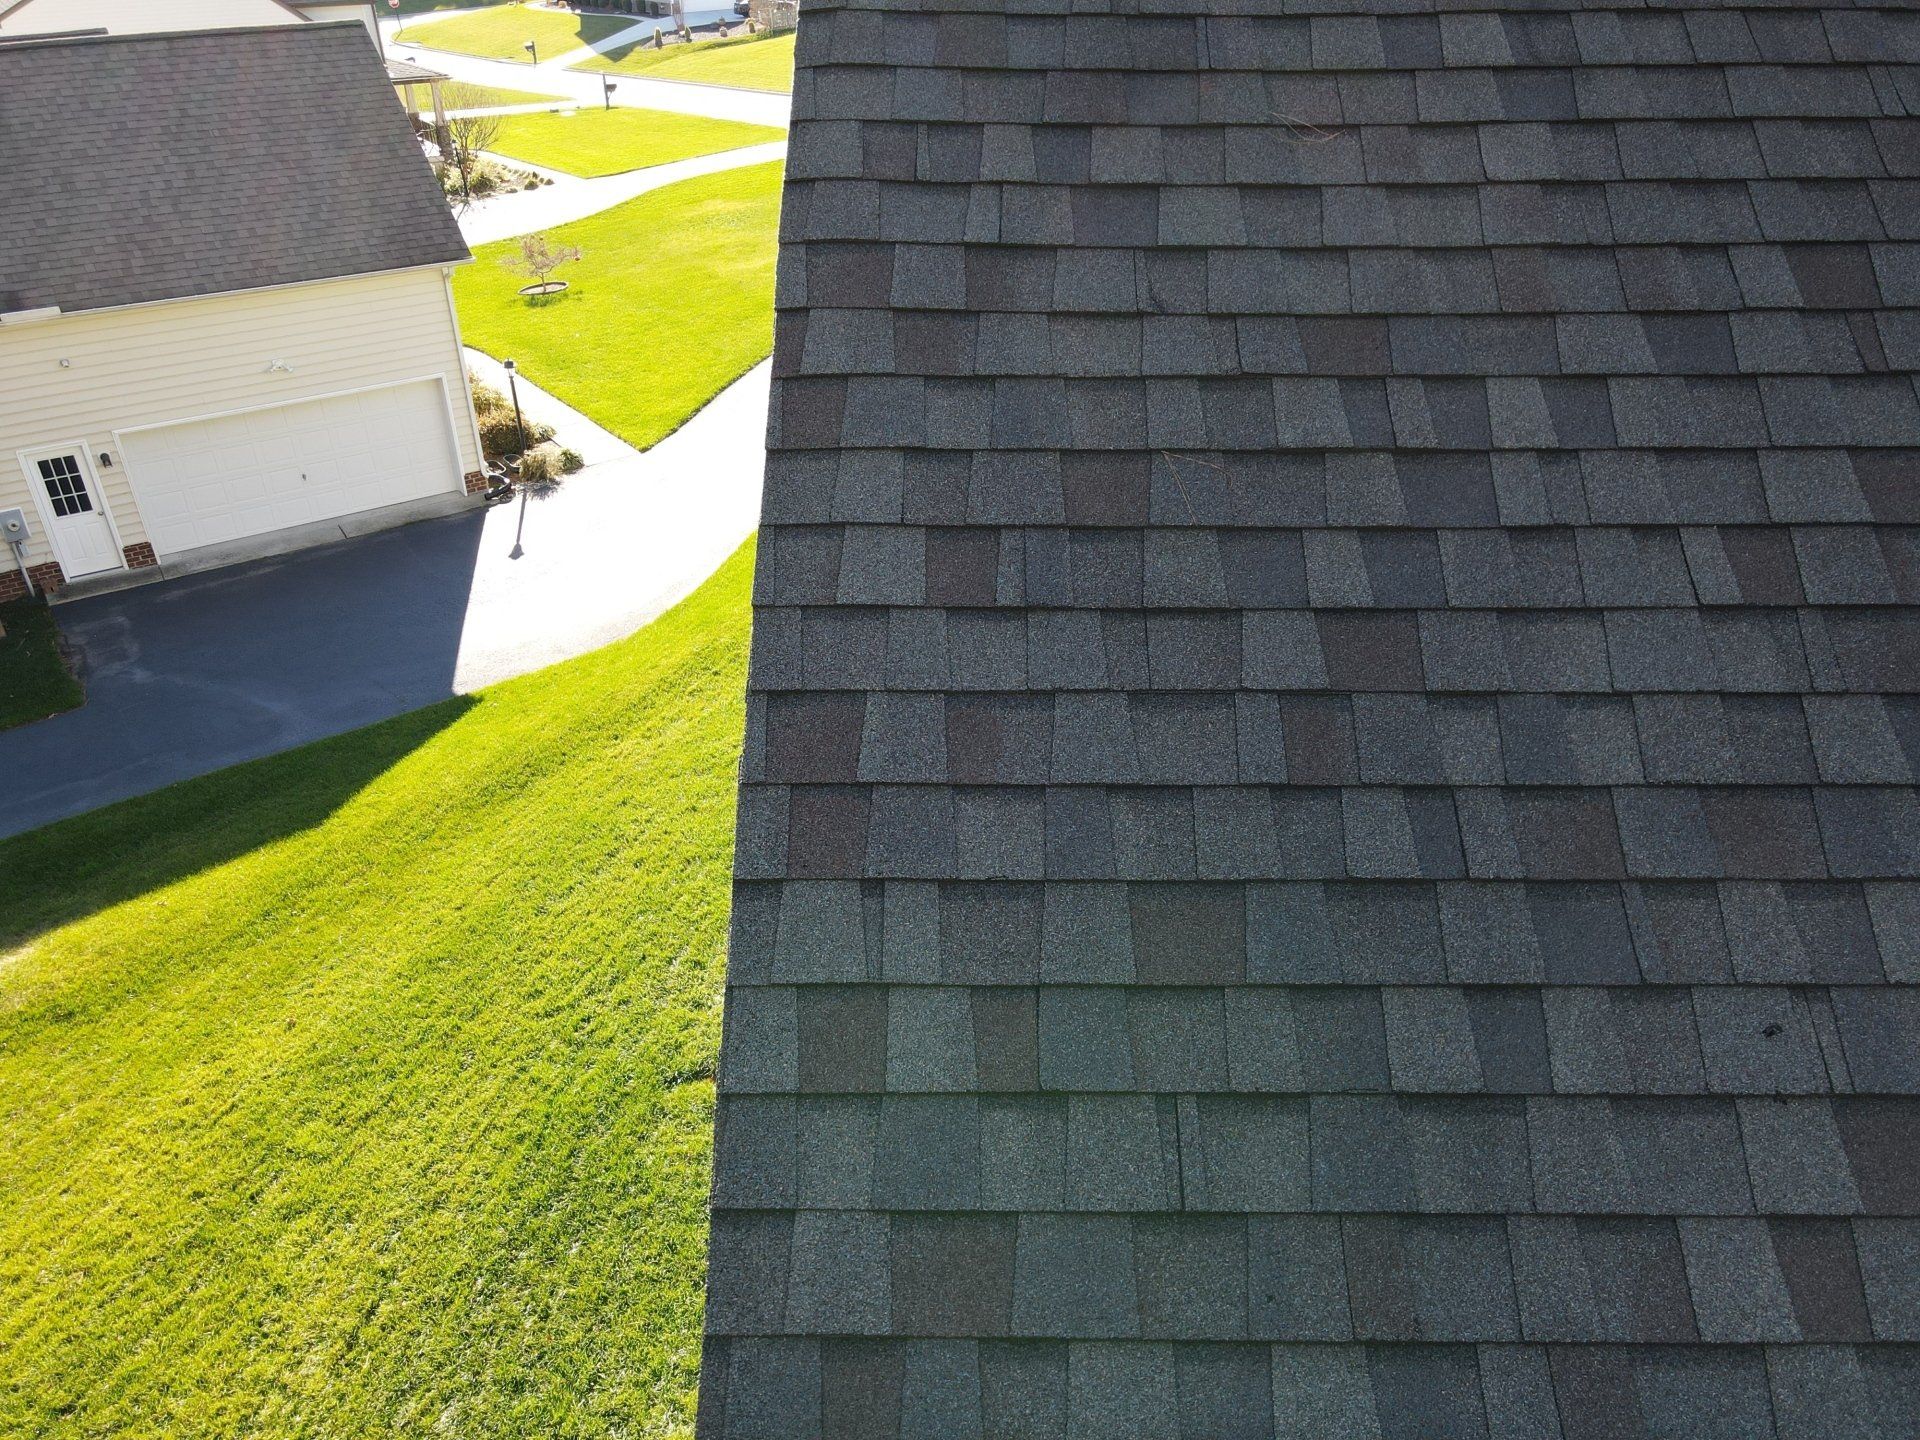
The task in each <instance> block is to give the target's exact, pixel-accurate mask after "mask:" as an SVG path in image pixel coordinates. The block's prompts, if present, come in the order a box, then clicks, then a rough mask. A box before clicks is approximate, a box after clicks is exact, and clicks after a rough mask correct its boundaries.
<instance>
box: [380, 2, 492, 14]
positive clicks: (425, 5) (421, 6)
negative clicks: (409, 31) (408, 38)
mask: <svg viewBox="0 0 1920 1440" xmlns="http://www.w3.org/2000/svg"><path fill="white" fill-rule="evenodd" d="M505 3H506V0H400V8H399V10H397V11H390V10H388V9H386V8H385V7H384V6H380V7H378V8H379V9H380V13H381V14H382V15H389V14H399V15H428V14H431V13H432V12H433V11H435V10H478V9H479V8H480V7H481V6H483V5H501V4H505Z"/></svg>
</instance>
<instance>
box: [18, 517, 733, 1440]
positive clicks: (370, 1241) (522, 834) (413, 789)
mask: <svg viewBox="0 0 1920 1440" xmlns="http://www.w3.org/2000/svg"><path fill="white" fill-rule="evenodd" d="M751 549H752V547H751V546H750V545H749V546H746V547H743V548H742V550H741V551H740V553H739V554H737V555H735V557H734V558H733V559H732V560H730V561H729V562H728V563H727V565H726V566H725V567H724V568H723V569H722V570H721V571H720V572H719V574H718V575H716V576H715V577H714V578H713V579H712V580H710V581H709V582H708V583H707V584H706V585H705V586H704V587H703V588H702V589H701V590H700V591H699V592H697V593H696V594H695V595H694V596H693V597H692V598H691V599H689V600H688V601H687V602H686V603H685V604H683V605H682V606H680V607H679V608H678V609H676V610H674V611H672V612H670V613H669V614H668V615H667V616H665V617H664V618H662V619H661V620H659V621H657V622H656V623H655V624H653V625H652V626H649V627H648V628H646V629H644V630H642V631H640V632H639V633H638V634H636V635H634V636H633V637H632V638H630V639H628V640H625V641H622V642H620V643H618V644H615V645H612V646H610V647H608V648H607V649H605V650H601V651H599V652H597V653H595V654H592V655H589V656H586V657H584V658H582V659H580V660H576V661H572V662H569V663H567V664H563V665H558V666H555V667H553V668H552V669H549V670H545V671H542V672H539V673H537V674H534V675H530V676H526V677H524V678H522V679H519V680H515V681H510V682H508V683H506V684H504V685H501V686H498V687H496V688H494V689H492V690H489V691H485V692H483V693H481V694H480V695H477V696H474V697H470V698H467V699H461V700H454V701H448V702H446V703H444V704H442V705H438V706H435V707H432V708H430V709H427V710H423V711H418V712H416V713H414V714H412V715H408V716H404V717H401V718H400V719H397V720H393V721H389V722H387V723H385V724H382V725H377V726H373V727H371V728H369V729H366V730H361V731H357V732H354V733H353V734H350V735H345V736H341V737H339V738H337V739H334V740H329V741H324V742H322V743H320V744H317V745H312V746H308V747H306V748H304V749H301V750H296V751H293V752H291V753H289V754H286V755H281V756H277V757H274V758H272V759H268V760H263V761H258V762H256V763H253V764H249V765H243V766H238V767H236V768H234V769H232V770H227V771H223V772H221V773H219V774H216V775H211V776H207V777H205V778H203V779H200V780H194V781H189V782H187V783H185V784H183V785H179V786H175V787H173V788H172V789H169V790H165V791H162V792H160V793H159V794H157V795H152V796H148V797H146V798H144V799H140V800H135V801H130V802H128V803H125V804H121V805H116V806H113V807H111V808H110V809H107V810H103V811H99V812H96V813H95V814H93V815H90V816H83V817H81V818H80V819H78V820H73V821H68V822H65V823H63V824H60V825H57V826H54V827H52V828H50V829H47V830H43V831H39V832H36V833H34V834H32V835H28V836H24V837H22V838H20V839H17V840H13V841H9V842H6V843H4V844H0V1355H4V1356H5V1357H6V1358H5V1363H4V1364H3V1365H0V1435H6V1436H9V1437H12V1436H21V1437H25V1436H49V1437H50V1436H61V1437H67V1436H72V1437H80V1436H156V1437H158V1436H179V1437H202V1436H206V1437H211V1436H246V1437H253V1440H259V1437H315V1440H319V1437H352V1436H385V1435H401V1434H405V1435H424V1434H427V1433H429V1432H433V1433H444V1434H447V1435H453V1436H461V1437H496V1436H497V1437H513V1440H519V1437H528V1436H568V1437H600V1436H606V1437H612V1436H632V1437H660V1436H681V1435H685V1434H686V1433H687V1432H688V1430H689V1428H690V1426H691V1420H692V1412H693V1394H694V1385H695V1380H696V1371H697V1363H698V1338H699V1320H700V1296H701V1273H702V1265H703V1260H704V1252H705V1246H706V1230H705V1221H706V1217H705V1211H704V1205H705V1200H706V1191H707V1177H708V1169H709V1127H710V1123H711V1112H712V1102H713V1096H712V1091H713V1087H712V1082H711V1076H712V1073H713V1063H714V1056H715V1053H716V1044H717V1038H718V1031H719V1002H720V985H721V966H722V951H723V945H724V940H725V916H726V910H727V875H728V870H729V864H730V858H731V849H732V830H731V827H732V819H733V788H734V767H735V762H736V759H737V757H738V755H739V744H740V734H741V725H742V707H741V695H742V691H743V688H744V681H745V662H746V644H747V594H748V581H749V572H750V569H751Z"/></svg>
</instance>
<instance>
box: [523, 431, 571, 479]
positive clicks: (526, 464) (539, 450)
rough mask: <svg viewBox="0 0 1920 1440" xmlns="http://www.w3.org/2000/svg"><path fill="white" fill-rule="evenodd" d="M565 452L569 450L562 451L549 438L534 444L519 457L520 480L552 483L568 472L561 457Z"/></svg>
mask: <svg viewBox="0 0 1920 1440" xmlns="http://www.w3.org/2000/svg"><path fill="white" fill-rule="evenodd" d="M567 453H569V452H567V451H563V450H562V449H561V448H560V447H559V446H558V445H555V444H554V443H553V442H552V441H551V440H549V441H546V442H544V443H542V444H539V445H536V446H534V447H533V448H532V449H531V450H529V451H527V453H526V454H524V455H522V456H521V457H520V480H521V482H522V483H523V484H534V485H551V484H553V483H554V482H555V481H557V480H558V479H559V478H560V477H561V476H562V475H565V474H568V473H570V472H569V471H568V470H567V467H566V463H565V461H564V460H563V458H562V457H563V456H564V455H566V454H567ZM576 458H577V457H576ZM574 468H575V469H578V468H579V467H578V466H575V467H574Z"/></svg>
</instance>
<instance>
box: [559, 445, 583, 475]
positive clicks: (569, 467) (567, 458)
mask: <svg viewBox="0 0 1920 1440" xmlns="http://www.w3.org/2000/svg"><path fill="white" fill-rule="evenodd" d="M586 463H587V462H586V461H585V460H582V459H581V458H580V452H579V451H578V450H568V449H563V450H561V452H560V473H561V474H562V475H571V474H573V472H574V471H576V470H578V469H580V468H581V467H582V466H583V465H585V464H586Z"/></svg>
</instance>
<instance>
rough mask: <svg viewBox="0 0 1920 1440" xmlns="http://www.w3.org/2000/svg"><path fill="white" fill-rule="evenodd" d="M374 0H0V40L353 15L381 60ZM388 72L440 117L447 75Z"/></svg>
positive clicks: (391, 67)
mask: <svg viewBox="0 0 1920 1440" xmlns="http://www.w3.org/2000/svg"><path fill="white" fill-rule="evenodd" d="M378 16H379V12H378V10H377V9H376V7H375V5H374V4H373V0H0V43H5V42H6V41H9V40H15V39H20V38H23V37H29V36H35V35H83V34H92V33H96V32H97V33H104V34H108V35H147V34H152V33H154V32H156V31H162V30H225V29H233V28H240V27H251V26H261V25H289V24H298V23H299V22H301V21H303V20H312V21H320V22H323V23H324V22H328V21H339V20H354V21H358V22H359V23H360V24H361V25H364V26H365V27H366V30H367V33H368V35H370V36H372V37H373V44H374V47H375V48H376V49H377V50H378V51H379V52H380V54H381V56H382V58H385V56H386V53H387V42H386V37H385V36H383V35H382V34H381V33H380V21H379V18H378ZM386 63H387V78H388V79H389V80H391V81H392V82H393V86H394V90H395V91H396V93H397V94H398V96H399V99H400V103H401V105H402V106H404V107H405V108H406V110H407V113H408V114H410V115H418V116H421V117H422V118H424V117H425V115H426V114H427V113H428V112H431V113H432V115H433V117H434V124H435V125H436V126H437V125H441V124H444V123H445V109H444V106H443V104H442V100H441V93H440V87H441V86H442V85H444V84H445V83H446V81H447V77H446V76H445V75H444V74H442V73H441V72H440V71H438V70H429V69H427V68H426V67H425V66H422V65H416V64H413V63H412V62H410V61H406V60H387V62H386Z"/></svg>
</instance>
